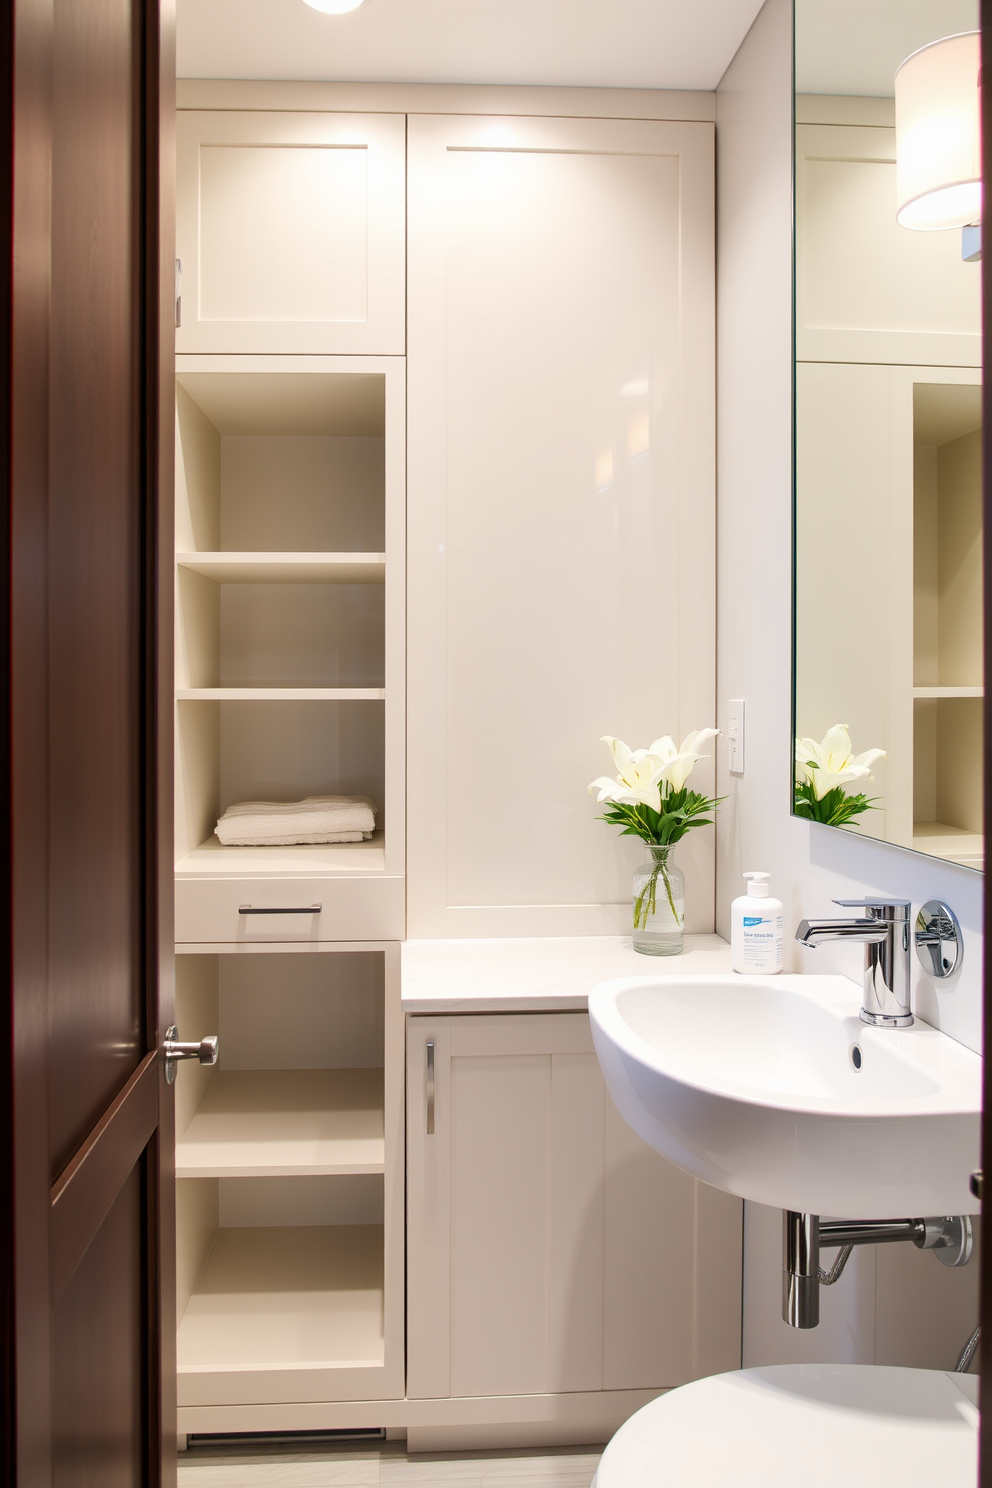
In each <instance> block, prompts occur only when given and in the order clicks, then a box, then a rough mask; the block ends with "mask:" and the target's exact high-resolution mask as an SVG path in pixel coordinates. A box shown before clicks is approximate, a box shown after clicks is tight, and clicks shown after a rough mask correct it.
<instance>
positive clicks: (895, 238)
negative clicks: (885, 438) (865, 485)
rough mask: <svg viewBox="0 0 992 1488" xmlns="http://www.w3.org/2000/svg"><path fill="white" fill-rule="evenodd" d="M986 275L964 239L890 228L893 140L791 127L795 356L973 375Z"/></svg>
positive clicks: (864, 131) (890, 133) (825, 127)
mask: <svg viewBox="0 0 992 1488" xmlns="http://www.w3.org/2000/svg"><path fill="white" fill-rule="evenodd" d="M981 287H982V275H981V271H980V269H979V268H978V266H977V264H971V263H963V262H962V260H961V234H960V233H959V232H911V231H909V229H907V228H904V227H900V226H899V224H898V223H897V222H896V132H895V130H894V129H887V128H883V127H881V126H876V127H871V128H868V127H865V128H856V127H852V126H850V125H846V124H845V125H830V124H800V125H799V126H797V128H796V357H797V359H798V360H799V361H801V362H879V363H889V364H893V363H895V364H902V365H911V366H927V365H929V366H954V367H980V366H981V365H982V338H981Z"/></svg>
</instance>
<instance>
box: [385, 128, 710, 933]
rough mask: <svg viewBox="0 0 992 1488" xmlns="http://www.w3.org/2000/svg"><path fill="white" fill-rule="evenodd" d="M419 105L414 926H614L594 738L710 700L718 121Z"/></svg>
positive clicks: (669, 727)
mask: <svg viewBox="0 0 992 1488" xmlns="http://www.w3.org/2000/svg"><path fill="white" fill-rule="evenodd" d="M409 130H410V134H409V159H410V167H409V171H410V173H409V349H408V363H407V365H408V390H409V392H408V408H409V425H408V427H409V436H408V439H409V442H408V465H407V470H408V491H409V503H410V504H409V513H410V515H409V527H408V555H409V559H408V561H409V568H408V656H409V672H408V683H409V692H408V704H409V711H408V719H409V723H408V749H409V755H408V758H409V777H410V786H409V794H408V817H407V822H408V860H407V862H408V875H409V876H408V916H409V919H408V930H409V934H411V935H415V936H426V937H432V936H461V935H468V936H476V935H478V936H496V935H511V936H515V935H589V934H618V933H621V932H623V931H625V930H628V929H629V920H630V879H631V874H632V872H633V869H634V866H635V865H636V862H637V858H638V855H639V849H638V845H637V844H636V843H634V842H632V841H631V840H630V839H626V840H624V841H622V842H620V841H618V840H616V837H615V834H613V833H612V832H610V831H609V830H608V829H607V828H605V827H604V826H603V825H602V823H600V822H597V821H596V819H595V818H596V815H597V813H596V810H595V808H594V806H593V803H592V802H591V801H590V800H589V797H588V796H587V795H586V789H585V787H586V784H587V782H588V781H590V780H592V779H593V778H594V777H595V776H597V775H601V774H602V773H603V770H604V769H605V768H606V767H607V766H608V764H609V756H608V755H607V753H606V750H605V747H604V745H603V744H602V742H601V738H602V736H603V735H604V734H613V735H617V736H619V737H621V738H623V739H625V740H627V741H628V743H630V745H631V746H632V747H636V746H638V745H646V744H648V743H649V742H650V741H651V740H653V739H656V738H658V737H659V736H660V735H662V734H665V733H672V734H674V735H675V736H676V737H677V738H679V739H681V738H682V737H683V736H684V734H686V733H687V732H689V730H690V729H697V728H703V727H705V726H708V725H710V724H712V723H713V722H714V718H713V712H714V685H715V684H714V654H715V648H714V613H715V605H714V576H715V558H714V484H713V479H714V469H713V450H714V428H713V413H714V391H713V347H714V339H713V338H714V332H713V303H714V294H713V126H712V125H711V124H699V123H678V124H672V123H657V122H644V121H631V120H617V119H592V120H589V119H526V118H524V119H522V118H508V119H496V118H488V119H486V118H472V119H468V118H454V117H445V118H437V117H430V116H422V117H417V118H411V119H410V125H409ZM440 782H444V785H443V786H442V785H441V784H440ZM483 783H484V785H483ZM693 784H694V785H696V786H698V788H699V789H700V790H709V789H710V788H711V785H712V775H711V767H710V766H709V765H706V766H699V767H697V771H696V774H695V775H694V777H693ZM480 786H483V789H482V790H481V791H480ZM691 838H692V840H691V841H686V842H685V843H683V844H682V847H681V861H682V863H683V865H684V867H685V868H686V870H687V877H688V879H689V885H690V892H689V894H688V895H687V905H688V915H689V919H688V923H687V926H686V928H687V929H688V930H691V931H707V930H712V928H713V920H712V913H713V910H712V905H713V890H712V873H713V868H712V853H713V848H712V834H711V833H707V832H694V833H692V834H691Z"/></svg>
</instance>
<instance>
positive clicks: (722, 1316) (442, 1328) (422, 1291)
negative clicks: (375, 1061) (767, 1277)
mask: <svg viewBox="0 0 992 1488" xmlns="http://www.w3.org/2000/svg"><path fill="white" fill-rule="evenodd" d="M407 1048H408V1073H407V1185H408V1190H407V1192H408V1198H407V1203H408V1242H407V1243H408V1248H407V1275H408V1288H409V1293H408V1312H407V1316H408V1328H409V1336H408V1342H407V1391H408V1394H409V1396H410V1398H411V1399H438V1398H445V1397H471V1396H526V1395H531V1396H545V1397H549V1399H548V1402H547V1404H546V1413H547V1415H548V1416H549V1418H550V1417H553V1416H554V1414H555V1407H556V1403H555V1402H554V1401H553V1400H552V1399H551V1397H554V1396H568V1395H575V1394H579V1393H585V1394H586V1395H587V1397H588V1398H587V1399H586V1401H585V1405H584V1410H585V1412H586V1414H587V1417H589V1418H593V1419H598V1420H599V1421H601V1422H602V1425H603V1429H604V1430H607V1429H609V1428H610V1427H611V1424H618V1423H619V1421H620V1420H622V1419H623V1418H624V1417H625V1416H626V1415H627V1414H628V1413H629V1410H630V1403H629V1401H626V1400H625V1399H624V1398H623V1395H622V1392H624V1391H633V1390H650V1391H654V1392H657V1391H658V1390H661V1389H666V1388H670V1387H671V1386H673V1385H680V1384H683V1383H685V1382H686V1381H687V1380H690V1379H694V1378H697V1377H698V1376H700V1375H704V1374H712V1373H717V1372H719V1371H721V1370H725V1369H735V1368H738V1367H739V1365H740V1328H739V1308H740V1266H741V1253H740V1245H741V1223H740V1217H741V1206H740V1203H739V1201H737V1200H736V1199H732V1198H730V1197H729V1196H727V1195H725V1194H722V1193H719V1192H717V1191H716V1190H715V1189H711V1188H707V1187H706V1186H705V1185H703V1184H698V1183H696V1182H695V1180H693V1179H692V1178H690V1177H688V1176H687V1175H685V1174H684V1173H681V1172H679V1171H678V1170H677V1169H675V1168H673V1167H672V1166H671V1165H670V1164H668V1163H666V1162H664V1161H663V1160H662V1159H661V1158H660V1157H658V1156H657V1155H656V1154H655V1153H653V1152H651V1151H650V1149H649V1148H647V1147H646V1146H645V1145H644V1144H643V1143H642V1142H641V1141H640V1139H639V1138H638V1137H636V1136H635V1135H634V1133H633V1132H632V1131H631V1130H630V1128H629V1127H628V1126H627V1125H626V1123H625V1122H624V1121H623V1120H622V1118H621V1117H620V1116H618V1115H617V1113H616V1110H615V1109H614V1107H613V1105H612V1102H611V1101H610V1100H609V1097H608V1096H607V1095H606V1091H605V1087H604V1084H603V1080H602V1076H601V1075H600V1071H599V1066H598V1063H597V1061H596V1056H595V1053H594V1051H593V1047H592V1039H591V1036H590V1031H589V1019H588V1016H587V1014H585V1013H543V1014H542V1013H519V1014H514V1013H500V1014H493V1015H478V1016H471V1015H468V1016H466V1015H461V1016H457V1015H456V1016H415V1017H411V1018H410V1019H409V1025H408V1043H407ZM615 1392H621V1393H620V1394H617V1393H615ZM597 1393H598V1398H597ZM611 1415H612V1417H613V1422H612V1423H611ZM587 1424H588V1421H587ZM585 1439H589V1438H588V1437H587V1438H585Z"/></svg>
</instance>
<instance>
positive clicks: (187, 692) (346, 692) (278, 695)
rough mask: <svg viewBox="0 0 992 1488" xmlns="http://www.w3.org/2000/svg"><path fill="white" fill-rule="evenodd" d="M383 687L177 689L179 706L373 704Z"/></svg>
mask: <svg viewBox="0 0 992 1488" xmlns="http://www.w3.org/2000/svg"><path fill="white" fill-rule="evenodd" d="M385 696H386V689H385V688H384V687H177V688H176V701H177V702H179V703H377V702H382V701H383V700H384V699H385Z"/></svg>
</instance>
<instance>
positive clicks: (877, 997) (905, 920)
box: [796, 899, 913, 1028]
mask: <svg viewBox="0 0 992 1488" xmlns="http://www.w3.org/2000/svg"><path fill="white" fill-rule="evenodd" d="M834 903H835V904H838V905H840V907H841V909H864V910H867V914H866V915H864V916H859V917H858V918H856V919H849V920H800V922H799V925H798V928H797V929H796V939H797V940H798V941H799V943H800V945H805V946H812V947H815V946H818V945H822V944H823V942H824V941H826V940H853V941H858V942H863V943H864V948H865V985H864V1001H863V1004H862V1008H861V1021H862V1023H873V1024H874V1025H875V1026H876V1027H877V1028H908V1027H909V1025H910V1024H911V1023H912V1021H913V1014H912V1012H911V1010H910V1006H909V908H910V906H909V900H908V899H835V900H834Z"/></svg>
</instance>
